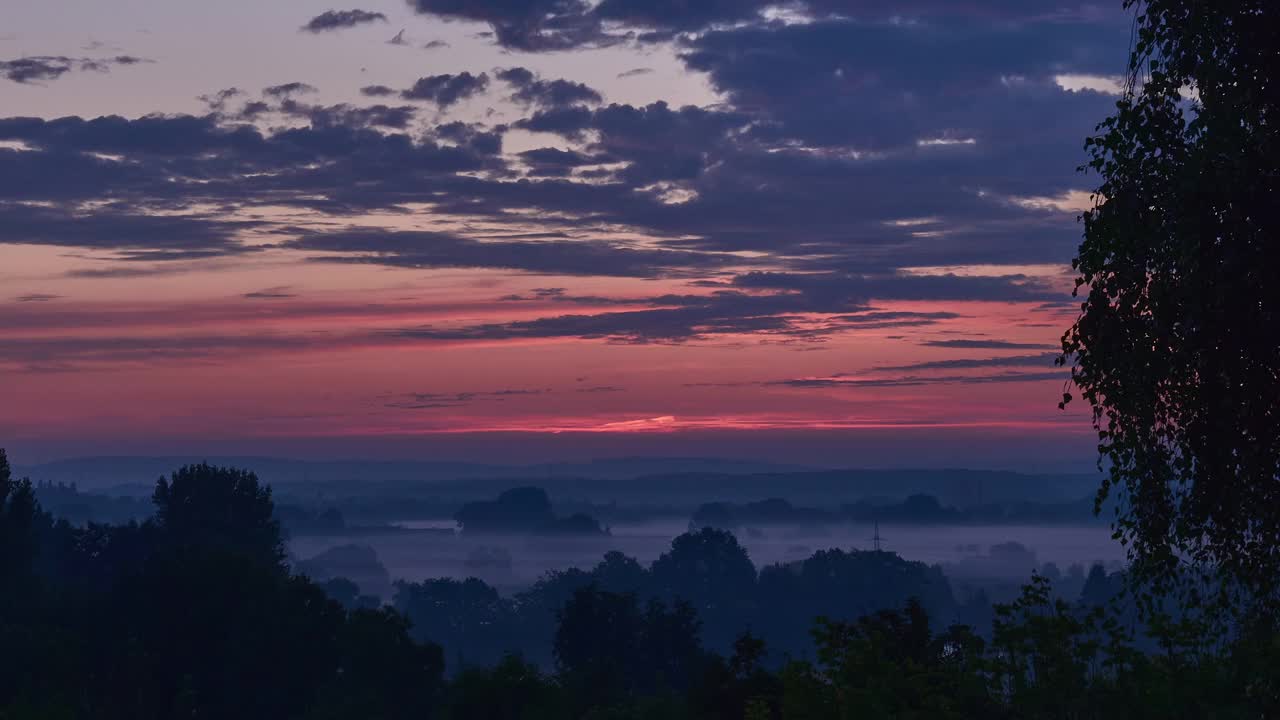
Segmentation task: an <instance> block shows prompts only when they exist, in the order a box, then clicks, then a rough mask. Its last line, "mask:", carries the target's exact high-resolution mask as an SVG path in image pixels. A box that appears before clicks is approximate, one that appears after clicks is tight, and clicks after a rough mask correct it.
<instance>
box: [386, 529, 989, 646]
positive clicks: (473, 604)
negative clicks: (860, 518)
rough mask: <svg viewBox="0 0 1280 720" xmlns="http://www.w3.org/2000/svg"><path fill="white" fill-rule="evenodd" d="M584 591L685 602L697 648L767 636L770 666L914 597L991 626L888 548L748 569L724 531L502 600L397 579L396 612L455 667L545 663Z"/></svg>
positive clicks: (467, 588)
mask: <svg viewBox="0 0 1280 720" xmlns="http://www.w3.org/2000/svg"><path fill="white" fill-rule="evenodd" d="M586 588H594V589H596V590H600V591H604V592H610V593H615V594H621V595H632V596H634V597H635V598H637V603H639V605H640V606H641V607H644V606H647V605H648V604H649V603H651V602H656V603H658V604H660V605H663V606H667V607H673V606H674V605H675V604H676V603H684V604H685V605H687V606H688V607H689V609H690V610H692V611H693V612H694V613H695V614H696V615H697V617H698V618H699V626H700V636H701V639H702V642H703V644H704V645H705V646H706V647H707V648H709V649H711V650H714V651H717V652H729V651H731V650H732V647H733V643H734V641H735V639H736V638H737V637H738V636H739V635H741V634H742V633H743V632H745V631H748V630H750V631H751V632H752V633H753V634H755V635H756V636H757V637H760V638H761V639H763V640H765V641H766V642H767V643H768V645H769V647H770V649H771V656H772V657H771V659H772V660H773V663H772V664H774V665H776V664H778V663H780V661H781V660H782V658H784V657H786V656H791V657H807V656H811V655H813V644H812V641H811V638H810V629H811V627H812V624H813V619H814V618H815V617H818V616H826V617H830V618H836V619H847V620H853V619H856V618H857V617H859V616H861V615H864V614H867V613H871V612H874V611H876V610H879V609H881V608H886V607H901V606H903V605H904V604H905V603H906V602H907V601H908V600H909V599H911V598H916V599H917V600H918V601H919V602H920V604H921V605H922V607H923V608H924V609H926V610H927V611H928V612H929V614H930V615H931V616H933V617H935V618H939V619H941V620H943V621H945V622H952V621H953V620H955V619H957V618H971V619H972V620H973V621H974V622H975V624H982V623H984V622H985V624H986V625H987V626H988V627H989V625H990V613H991V607H990V605H989V604H987V603H986V602H985V601H984V600H983V601H981V602H980V603H979V604H976V605H975V604H971V603H957V601H956V600H955V598H954V597H953V595H952V591H951V586H950V584H949V583H948V581H947V579H946V577H945V576H944V575H943V574H942V571H941V570H940V569H938V568H937V567H930V566H927V565H925V564H923V563H918V562H908V561H906V560H903V559H902V558H900V557H898V556H897V555H895V554H892V553H887V552H858V551H852V552H845V551H842V550H824V551H820V552H818V553H815V554H814V555H813V556H812V557H810V558H808V559H806V560H803V561H799V562H794V563H788V564H784V565H771V566H767V567H765V568H763V569H761V570H759V571H757V569H756V567H755V565H754V564H753V563H752V562H751V559H750V557H748V555H747V552H746V550H744V549H743V547H742V546H741V545H739V544H738V541H737V540H736V539H735V538H734V536H733V535H732V534H730V533H728V532H725V531H721V530H714V529H710V528H704V529H702V530H700V531H698V532H694V533H686V534H684V535H681V536H679V537H677V538H675V539H674V540H673V541H672V543H671V548H670V550H668V551H667V552H665V553H663V554H662V555H661V556H660V557H659V558H658V559H657V560H655V561H654V562H653V563H652V564H651V565H650V566H649V567H645V566H643V565H641V564H640V563H639V562H638V561H636V560H635V559H634V558H631V557H628V556H626V555H624V554H623V553H621V552H616V551H613V552H609V553H606V554H605V556H604V558H603V560H601V562H600V563H599V564H597V565H596V566H595V567H594V568H591V569H588V570H582V569H577V568H570V569H568V570H555V571H550V572H548V573H546V574H545V575H544V576H543V577H542V578H540V579H539V580H538V581H536V582H535V583H534V584H533V585H532V586H531V587H529V588H528V589H526V590H523V591H521V592H519V593H516V594H515V595H514V596H511V597H504V596H502V595H500V594H499V593H498V590H497V589H496V588H494V587H491V586H489V585H488V584H486V583H485V582H483V581H481V580H479V579H477V578H469V579H466V580H457V579H452V578H440V579H434V580H426V581H424V582H415V583H406V582H401V583H397V585H396V591H395V594H394V605H395V608H396V609H397V610H399V611H400V612H401V613H403V614H404V615H405V616H406V617H408V618H409V620H410V621H411V622H412V624H413V629H412V633H413V634H414V636H415V637H417V638H419V639H422V640H431V641H434V642H437V643H439V644H441V645H443V646H444V648H445V651H446V654H447V656H448V657H449V658H450V659H451V660H452V661H454V664H455V666H461V665H475V664H479V665H487V664H492V663H494V662H497V661H498V660H500V659H501V658H502V657H503V656H504V655H506V654H510V653H513V652H517V653H519V654H521V655H522V656H523V657H525V658H526V659H528V660H531V661H533V662H535V663H536V664H538V665H541V666H543V667H550V666H552V665H553V659H554V658H553V656H552V648H553V643H552V639H553V637H554V635H555V631H556V627H557V624H558V613H559V612H560V610H561V609H562V608H563V607H564V606H565V604H566V603H568V602H569V600H570V599H571V598H572V597H573V596H574V593H575V592H577V591H579V590H583V589H586Z"/></svg>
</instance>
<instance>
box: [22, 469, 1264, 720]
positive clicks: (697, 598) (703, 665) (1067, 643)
mask: <svg viewBox="0 0 1280 720" xmlns="http://www.w3.org/2000/svg"><path fill="white" fill-rule="evenodd" d="M152 500H153V503H154V514H153V515H152V516H151V517H149V518H147V519H146V520H144V521H141V522H137V521H131V522H126V523H122V524H97V523H88V524H85V525H74V524H72V523H70V522H67V521H66V520H55V519H54V518H53V517H52V516H51V515H50V514H48V513H47V512H46V511H44V510H43V509H42V507H41V506H40V503H39V501H38V500H37V499H36V491H35V488H34V486H33V485H32V484H31V483H30V482H29V481H23V480H15V479H13V477H12V474H11V472H10V469H9V467H8V463H7V460H6V459H4V456H3V454H0V539H2V540H3V542H2V544H0V549H2V553H0V581H2V582H3V585H2V587H3V588H4V592H3V593H0V640H3V647H4V652H3V653H0V658H3V659H2V660H0V717H3V718H5V720H17V719H19V718H22V719H26V718H63V717H65V718H80V717H84V718H168V717H214V718H273V719H275V718H388V719H391V718H406V719H407V718H428V717H442V718H565V717H582V718H587V717H591V718H602V717H607V718H657V717H663V718H667V717H672V718H797V719H798V718H826V717H1173V716H1181V717H1205V716H1208V715H1209V714H1213V715H1215V716H1219V717H1221V716H1228V714H1229V715H1230V716H1239V717H1256V716H1258V715H1257V714H1256V711H1257V708H1258V707H1259V705H1258V703H1259V702H1260V701H1261V699H1260V698H1259V697H1258V696H1257V694H1256V693H1255V692H1254V688H1256V687H1257V685H1256V683H1257V682H1258V680H1257V678H1256V677H1254V676H1253V675H1252V674H1251V672H1252V671H1251V670H1250V669H1254V668H1258V667H1272V668H1274V667H1278V665H1276V664H1275V663H1274V662H1272V661H1273V660H1274V659H1280V658H1277V650H1276V648H1275V646H1274V645H1272V644H1270V643H1261V644H1259V643H1254V642H1249V641H1248V639H1247V638H1250V637H1255V635H1252V634H1250V635H1246V636H1243V637H1242V639H1241V640H1240V641H1239V642H1223V641H1222V640H1221V639H1220V636H1217V635H1213V634H1211V633H1209V632H1208V630H1207V626H1205V625H1203V624H1202V623H1200V622H1199V621H1198V620H1197V619H1196V618H1194V617H1190V616H1184V617H1171V618H1168V622H1164V623H1161V622H1154V623H1153V622H1149V621H1148V622H1144V623H1142V624H1139V623H1138V622H1137V620H1136V615H1135V614H1134V612H1133V607H1132V605H1131V601H1130V600H1129V599H1128V598H1127V597H1126V596H1125V595H1124V592H1123V588H1124V584H1123V582H1122V579H1121V578H1119V577H1118V576H1114V575H1112V576H1109V575H1107V574H1106V573H1105V572H1104V571H1102V569H1101V568H1095V569H1094V570H1092V571H1091V572H1090V574H1089V577H1088V578H1087V580H1086V582H1085V585H1084V587H1083V589H1082V592H1081V593H1080V595H1079V596H1077V597H1073V598H1064V597H1061V596H1060V595H1057V594H1055V593H1054V591H1053V584H1052V583H1051V581H1050V580H1049V579H1048V578H1045V577H1043V576H1035V577H1034V578H1033V579H1032V581H1031V583H1030V584H1029V585H1028V586H1027V587H1026V588H1024V590H1023V592H1022V594H1021V595H1020V596H1019V597H1018V598H1017V599H1016V600H1015V601H1013V602H1011V603H1006V604H1000V603H997V604H995V605H994V607H992V606H990V605H988V604H986V603H981V602H972V601H970V602H967V603H966V602H957V600H956V598H955V597H954V596H953V595H952V591H951V588H950V587H949V585H948V583H947V580H946V578H945V577H944V576H942V574H941V573H940V572H939V571H938V570H937V569H936V568H930V567H928V566H925V565H923V564H920V563H914V562H907V561H904V560H902V559H900V558H899V557H897V556H896V555H895V554H893V553H889V552H883V551H876V550H872V551H863V552H858V551H852V552H844V551H838V550H836V551H824V552H818V553H816V554H814V555H813V556H812V557H810V558H808V559H807V560H804V561H802V562H798V563H793V564H788V565H781V566H771V567H765V568H762V569H757V568H756V567H755V566H754V565H753V564H752V563H751V561H750V559H749V558H748V557H747V555H746V553H745V552H744V551H743V550H742V548H741V547H740V546H739V545H738V543H737V541H736V540H735V539H734V536H733V535H732V534H730V533H728V532H725V531H723V530H717V529H713V528H703V529H700V530H697V531H696V532H690V533H688V534H685V535H682V536H680V537H678V538H676V539H675V540H674V541H673V542H672V545H671V548H670V550H669V551H668V552H667V553H665V554H663V555H662V556H661V557H660V558H659V559H658V560H657V561H655V562H654V563H653V564H652V565H650V566H649V567H644V566H642V565H640V564H639V563H637V562H636V561H635V560H633V559H630V558H628V557H626V556H623V555H621V554H620V553H611V554H610V555H608V556H606V557H605V558H604V559H603V560H602V561H601V562H600V563H599V564H598V565H597V566H596V567H595V568H593V569H591V570H587V571H579V570H571V571H565V572H559V573H551V574H549V575H548V576H546V577H545V578H544V580H543V581H541V582H539V583H537V584H536V585H535V586H534V587H532V588H530V589H529V590H528V591H526V592H523V593H520V594H518V595H516V596H514V597H503V596H501V595H500V594H499V593H498V592H497V591H495V590H494V589H493V588H491V587H488V586H486V585H485V584H484V583H482V582H480V581H478V580H474V579H472V580H463V581H458V580H452V579H441V580H429V581H426V582H421V583H400V584H399V585H398V586H397V587H396V588H395V594H394V602H393V604H392V605H391V606H381V605H380V604H379V603H377V602H376V601H371V600H370V599H369V597H368V596H362V594H361V592H360V589H359V587H358V585H357V584H356V583H354V582H351V581H350V580H348V579H344V578H336V577H335V578H329V579H327V580H325V581H323V582H317V581H315V580H312V579H310V578H309V577H308V576H307V575H306V574H304V573H305V568H295V567H291V566H290V564H289V563H288V562H287V561H286V553H285V546H284V537H283V535H282V531H281V528H280V525H279V521H278V519H277V513H276V508H275V507H274V502H273V499H272V492H271V489H270V488H268V487H266V486H265V485H263V484H261V483H260V482H259V481H258V479H257V477H256V476H255V475H253V474H252V473H250V472H247V471H243V470H237V469H230V468H219V467H213V466H209V465H198V466H187V467H183V468H181V469H179V470H178V471H176V472H174V473H172V474H171V475H170V476H168V477H167V478H164V479H162V480H160V481H159V482H158V483H157V484H156V486H155V489H154V492H153V498H152ZM1211 638H1219V639H1216V640H1211ZM1152 649H1157V650H1159V652H1150V650H1152ZM1210 711H1212V712H1210ZM1224 713H1227V714H1224Z"/></svg>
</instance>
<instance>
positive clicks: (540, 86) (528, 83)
mask: <svg viewBox="0 0 1280 720" xmlns="http://www.w3.org/2000/svg"><path fill="white" fill-rule="evenodd" d="M495 75H496V76H497V78H498V79H499V80H501V81H503V82H505V83H507V84H508V85H510V86H511V87H512V88H513V89H514V90H515V92H514V93H513V94H512V95H511V99H512V100H513V101H515V102H518V103H522V104H524V105H537V106H539V107H550V108H560V107H568V106H571V105H579V104H595V103H599V102H602V101H603V100H604V98H603V97H601V95H600V93H599V92H597V91H596V90H594V89H592V88H590V87H588V86H586V85H584V84H583V83H577V82H570V81H568V80H561V79H556V80H543V79H541V78H539V77H538V76H537V75H535V74H534V73H533V71H531V70H529V69H528V68H523V67H512V68H506V69H505V70H499V71H498V72H496V73H495Z"/></svg>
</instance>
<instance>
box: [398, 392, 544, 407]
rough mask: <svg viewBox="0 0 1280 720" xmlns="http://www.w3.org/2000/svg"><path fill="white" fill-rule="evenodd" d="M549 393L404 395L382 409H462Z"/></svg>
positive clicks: (426, 393) (427, 393) (431, 393)
mask: <svg viewBox="0 0 1280 720" xmlns="http://www.w3.org/2000/svg"><path fill="white" fill-rule="evenodd" d="M548 392H550V390H549V389H547V388H538V389H511V388H504V389H502V390H485V391H468V392H457V393H434V392H423V393H406V394H404V395H400V396H397V397H396V398H395V399H392V400H390V401H388V402H386V403H384V407H388V408H394V409H397V410H426V409H434V408H452V407H464V406H467V405H470V404H472V403H474V402H478V401H497V402H502V401H505V400H506V399H507V398H510V397H520V396H527V395H543V394H546V393H548Z"/></svg>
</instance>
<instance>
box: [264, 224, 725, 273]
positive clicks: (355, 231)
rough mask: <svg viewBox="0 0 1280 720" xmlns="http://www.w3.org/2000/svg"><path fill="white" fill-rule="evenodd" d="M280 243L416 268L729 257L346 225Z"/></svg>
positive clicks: (592, 269)
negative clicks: (340, 228) (342, 229)
mask: <svg viewBox="0 0 1280 720" xmlns="http://www.w3.org/2000/svg"><path fill="white" fill-rule="evenodd" d="M282 246H283V247H288V248H293V249H298V250H306V251H310V252H313V253H314V252H325V253H333V255H331V256H313V259H314V260H317V261H324V262H342V263H367V264H373V265H387V266H393V267H414V268H442V267H456V268H502V269H512V270H524V271H527V272H537V273H554V274H562V275H601V276H616V277H659V276H662V275H665V274H669V273H672V272H679V271H682V270H686V269H689V268H693V267H703V268H714V267H718V266H722V265H724V264H725V263H727V262H728V261H729V260H728V259H727V258H724V257H720V256H717V255H714V254H708V253H696V252H689V251H683V250H650V249H639V248H629V247H624V246H620V245H615V244H612V243H607V242H600V241H591V240H565V241H559V242H557V241H539V242H525V241H494V240H486V241H478V240H471V239H468V238H464V237H460V236H457V235H452V234H449V233H440V232H425V231H390V230H383V229H379V228H361V227H355V228H351V229H348V230H346V231H333V232H311V231H304V232H299V233H298V236H297V237H296V238H293V239H290V240H286V241H284V243H283V244H282Z"/></svg>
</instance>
